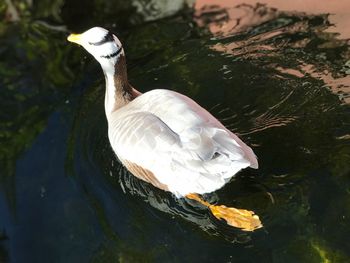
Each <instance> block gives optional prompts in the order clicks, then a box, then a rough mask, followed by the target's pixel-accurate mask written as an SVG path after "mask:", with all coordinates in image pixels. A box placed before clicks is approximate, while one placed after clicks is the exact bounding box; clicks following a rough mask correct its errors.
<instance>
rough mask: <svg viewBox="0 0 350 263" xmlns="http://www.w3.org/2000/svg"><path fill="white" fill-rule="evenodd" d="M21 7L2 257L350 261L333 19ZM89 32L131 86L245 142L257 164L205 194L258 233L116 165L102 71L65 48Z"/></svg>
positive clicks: (2, 185)
mask: <svg viewBox="0 0 350 263" xmlns="http://www.w3.org/2000/svg"><path fill="white" fill-rule="evenodd" d="M8 2H10V1H8ZM19 2H20V1H13V5H14V8H15V9H16V10H17V12H14V11H12V12H11V14H12V16H10V12H9V11H8V9H7V8H8V6H7V5H6V4H4V3H2V4H0V12H1V14H3V17H4V19H3V21H2V22H1V23H0V57H1V59H0V88H1V90H0V105H1V106H0V107H1V111H0V157H1V163H0V262H325V263H329V262H350V238H349V235H350V224H349V223H350V177H349V176H350V141H349V140H350V114H349V113H350V108H349V103H350V90H349V85H350V76H349V75H350V46H349V41H348V40H346V36H344V34H342V35H340V34H337V32H344V28H342V27H340V26H339V25H338V24H335V25H333V24H332V23H333V22H332V20H331V18H332V16H330V15H329V14H327V12H325V13H317V12H316V13H315V12H313V14H309V13H308V12H306V10H303V7H299V6H295V8H294V10H298V11H293V12H291V11H285V10H283V9H279V8H278V6H277V9H276V8H273V7H276V6H270V5H256V4H255V3H254V4H251V2H252V1H249V3H250V4H246V5H240V6H236V3H235V4H232V6H228V5H227V1H224V0H223V1H222V3H223V4H222V5H220V1H215V3H216V5H212V6H208V5H207V6H205V4H204V3H205V2H206V1H198V2H197V3H196V5H195V7H185V6H183V5H182V4H181V1H164V2H163V3H168V4H160V3H159V2H156V1H153V4H149V3H148V2H147V1H141V0H140V1H116V0H115V1H113V0H110V1H104V2H103V1H89V2H86V3H82V2H81V1H77V0H74V1H63V0H60V1H40V3H37V2H36V1H34V2H33V4H32V5H30V1H28V2H26V3H27V4H23V3H22V4H19ZM38 2H39V1H38ZM309 2H310V1H309ZM335 2H336V1H335ZM147 3H148V4H147ZM155 3H157V4H155ZM170 3H172V4H170ZM218 3H219V5H217V4H218ZM316 3H317V2H316V1H315V5H316ZM203 6H205V7H203ZM170 7H171V8H170ZM345 7H346V6H345ZM347 7H349V8H348V9H346V8H343V9H339V12H340V13H341V14H343V15H344V13H345V15H348V16H349V19H348V21H349V23H350V11H349V10H350V4H349V5H348V6H347ZM10 11H11V10H10ZM304 11H305V12H304ZM333 13H334V11H333ZM236 14H239V15H236ZM335 15H336V14H335ZM17 16H18V17H17ZM16 18H18V19H16ZM15 20H17V21H15ZM95 25H100V26H104V27H107V28H109V29H112V30H113V31H114V32H115V33H116V34H117V35H118V36H119V37H120V39H121V40H122V42H123V44H124V49H125V50H126V54H127V61H128V69H129V79H130V82H131V83H132V84H133V85H134V86H135V87H136V88H137V89H139V90H140V91H142V92H145V91H148V90H151V89H155V88H168V89H174V90H177V91H179V92H181V93H184V94H186V95H188V96H190V97H192V98H193V99H195V100H196V101H198V102H199V103H200V104H201V105H202V106H204V107H205V108H207V109H211V112H212V113H213V114H214V115H215V116H216V117H218V118H219V119H221V120H222V121H223V123H225V124H226V125H227V126H229V127H230V128H231V129H232V130H233V131H235V132H237V133H238V134H240V136H241V137H242V139H243V140H244V141H246V142H247V143H248V144H249V145H251V146H252V147H253V148H254V151H255V152H256V154H257V155H258V157H259V163H260V169H259V170H257V171H255V170H249V169H247V170H244V171H242V172H241V173H239V174H238V175H237V177H236V178H235V180H233V181H232V182H230V183H229V184H227V185H226V186H225V187H224V188H223V189H221V190H220V191H218V192H216V193H212V194H208V195H207V196H206V199H207V200H209V201H211V202H213V203H215V202H218V203H220V204H225V205H230V206H236V207H242V208H246V209H251V210H254V211H255V212H256V213H258V214H259V215H260V218H261V219H262V221H263V223H264V228H263V229H260V230H258V231H255V232H254V233H246V232H242V231H240V230H237V229H232V228H230V227H227V226H226V225H225V224H224V223H222V222H218V221H217V220H215V219H214V218H213V217H212V216H211V215H210V214H209V213H208V211H207V210H205V209H204V208H203V207H201V206H199V205H197V204H195V203H193V202H189V201H186V200H177V199H176V198H175V197H174V196H172V195H171V194H169V193H166V192H162V191H161V190H158V189H155V188H153V187H152V186H150V185H148V184H146V183H143V182H140V181H138V180H137V179H135V178H133V177H132V176H131V175H130V174H129V173H127V172H126V171H125V170H123V168H122V167H121V166H120V164H119V162H118V161H117V160H116V158H115V157H114V154H113V152H112V150H111V148H110V146H109V144H108V138H107V126H106V125H107V123H106V120H105V115H104V108H103V99H104V79H103V74H102V72H101V69H100V67H99V65H98V64H97V62H96V61H94V60H93V58H92V57H90V56H89V55H88V54H87V53H86V52H85V51H84V50H83V49H82V48H79V47H77V46H73V45H72V44H70V43H68V42H67V41H66V37H67V35H68V33H69V32H70V31H75V32H82V31H84V30H86V29H88V28H90V27H91V26H95ZM349 37H350V36H349Z"/></svg>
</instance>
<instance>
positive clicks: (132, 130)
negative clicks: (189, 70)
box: [108, 90, 257, 196]
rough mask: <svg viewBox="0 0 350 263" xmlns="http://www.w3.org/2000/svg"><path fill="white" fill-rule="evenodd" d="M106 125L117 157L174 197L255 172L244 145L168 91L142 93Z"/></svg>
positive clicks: (211, 188)
mask: <svg viewBox="0 0 350 263" xmlns="http://www.w3.org/2000/svg"><path fill="white" fill-rule="evenodd" d="M108 120H109V123H108V125H109V128H108V130H109V133H108V135H109V140H110V142H111V145H112V148H113V150H114V151H115V152H116V154H117V156H118V157H119V158H120V159H121V160H128V161H130V162H133V163H135V164H138V165H140V166H142V167H144V168H145V169H147V170H150V171H151V172H153V174H154V175H155V176H156V177H157V179H158V180H159V181H160V182H161V183H163V184H165V185H167V186H168V188H169V190H170V191H171V192H173V193H175V194H176V195H178V196H184V195H186V194H189V193H199V194H203V193H208V192H212V191H215V190H217V189H219V188H221V187H222V186H223V185H224V184H225V183H226V182H227V181H228V180H229V179H230V178H231V177H232V176H233V175H234V174H235V173H237V172H238V171H239V170H241V169H243V168H246V167H248V166H252V167H254V168H256V167H257V161H256V157H255V155H254V153H253V151H252V150H251V149H250V148H249V147H248V146H246V145H245V144H244V143H243V142H242V141H241V140H240V139H238V137H237V136H235V135H234V134H233V133H232V132H230V131H228V130H227V129H226V128H225V127H224V126H223V125H222V124H221V123H220V122H219V121H218V120H217V119H215V118H214V117H213V116H212V115H211V114H210V113H208V112H207V111H206V110H205V109H203V108H201V107H200V106H199V105H198V104H196V103H195V102H194V101H192V100H191V99H189V98H188V97H185V96H184V95H181V94H179V93H176V92H174V91H170V90H152V91H149V92H147V93H144V94H142V95H141V96H139V97H137V98H136V99H135V100H133V101H131V102H130V103H129V104H127V105H126V106H124V107H122V108H120V109H119V110H117V111H115V112H113V113H111V115H110V116H109V118H108Z"/></svg>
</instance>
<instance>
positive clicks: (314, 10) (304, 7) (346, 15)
mask: <svg viewBox="0 0 350 263" xmlns="http://www.w3.org/2000/svg"><path fill="white" fill-rule="evenodd" d="M257 3H261V4H266V5H267V6H269V7H271V8H277V9H278V10H281V11H297V12H306V13H308V14H330V17H329V19H330V22H331V23H332V24H334V27H331V28H329V29H327V31H328V32H335V33H339V38H342V39H348V38H350V26H349V25H350V1H349V0H337V1H319V0H293V1H286V0H259V1H256V0H244V1H232V0H197V1H196V3H195V9H196V10H197V11H199V12H200V10H201V9H202V8H204V7H205V6H215V5H216V6H218V7H220V8H226V9H227V12H228V16H229V17H230V18H231V22H229V23H227V24H223V25H222V27H221V28H220V30H221V31H225V30H226V28H227V29H229V28H232V26H234V22H233V20H234V19H233V18H239V17H240V16H242V15H244V10H238V9H236V8H233V7H235V6H237V5H240V4H248V5H252V6H255V5H256V4H257ZM246 19H249V17H247V18H246ZM260 22H261V21H260ZM243 24H244V21H243ZM250 24H254V21H250ZM217 27H218V25H216V26H213V27H212V28H211V30H212V32H213V33H215V32H216V31H217V30H219V28H217Z"/></svg>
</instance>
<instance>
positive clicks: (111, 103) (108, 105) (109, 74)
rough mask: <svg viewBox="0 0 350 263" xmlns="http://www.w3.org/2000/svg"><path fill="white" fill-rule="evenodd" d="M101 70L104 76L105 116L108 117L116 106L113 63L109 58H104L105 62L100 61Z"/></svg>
mask: <svg viewBox="0 0 350 263" xmlns="http://www.w3.org/2000/svg"><path fill="white" fill-rule="evenodd" d="M101 67H102V70H103V72H104V75H105V78H106V93H105V111H106V117H107V119H109V116H110V115H111V113H112V112H113V111H114V109H115V108H116V92H117V90H116V87H115V83H114V74H115V69H114V63H112V62H111V61H109V60H106V62H105V63H101Z"/></svg>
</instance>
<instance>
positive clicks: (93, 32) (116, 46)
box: [67, 27, 124, 66]
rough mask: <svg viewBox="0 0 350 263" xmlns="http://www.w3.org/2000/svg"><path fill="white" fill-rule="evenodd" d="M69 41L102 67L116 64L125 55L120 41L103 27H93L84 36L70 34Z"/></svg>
mask: <svg viewBox="0 0 350 263" xmlns="http://www.w3.org/2000/svg"><path fill="white" fill-rule="evenodd" d="M67 40H68V41H70V42H73V43H76V44H79V45H81V46H82V47H83V48H85V49H86V50H87V51H88V52H89V53H90V54H91V55H93V56H94V57H95V59H96V60H97V61H98V62H99V63H100V64H101V65H102V66H104V65H108V64H113V65H114V64H115V63H116V61H117V59H118V57H119V56H120V55H121V54H123V53H124V51H123V47H122V45H121V43H120V41H119V39H118V38H117V37H116V36H115V35H113V34H112V33H111V32H110V31H108V30H106V29H104V28H102V27H93V28H91V29H89V30H87V31H85V32H84V33H82V34H70V35H69V36H68V38H67Z"/></svg>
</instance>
